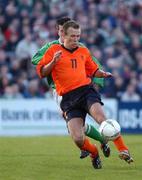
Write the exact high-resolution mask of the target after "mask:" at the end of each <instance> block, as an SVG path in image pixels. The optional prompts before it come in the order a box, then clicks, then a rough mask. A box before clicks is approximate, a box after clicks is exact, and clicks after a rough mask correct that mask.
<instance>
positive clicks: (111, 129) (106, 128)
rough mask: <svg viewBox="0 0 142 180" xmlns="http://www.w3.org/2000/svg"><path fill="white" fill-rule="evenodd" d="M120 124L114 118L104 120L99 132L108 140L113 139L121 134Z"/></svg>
mask: <svg viewBox="0 0 142 180" xmlns="http://www.w3.org/2000/svg"><path fill="white" fill-rule="evenodd" d="M120 131H121V128H120V125H119V124H118V122H117V121H115V120H113V119H107V120H106V121H103V122H102V123H101V125H100V127H99V132H100V133H101V135H102V136H103V137H104V138H105V140H107V141H112V140H114V139H116V138H117V137H119V135H120Z"/></svg>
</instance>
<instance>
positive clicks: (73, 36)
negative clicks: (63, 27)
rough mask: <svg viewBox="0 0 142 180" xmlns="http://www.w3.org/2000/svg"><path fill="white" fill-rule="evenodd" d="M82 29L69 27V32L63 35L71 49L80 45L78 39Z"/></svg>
mask: <svg viewBox="0 0 142 180" xmlns="http://www.w3.org/2000/svg"><path fill="white" fill-rule="evenodd" d="M80 34H81V29H80V28H79V29H74V28H72V27H70V28H68V30H67V33H66V34H64V35H63V37H64V46H65V47H67V48H69V49H74V48H76V47H78V41H79V39H80Z"/></svg>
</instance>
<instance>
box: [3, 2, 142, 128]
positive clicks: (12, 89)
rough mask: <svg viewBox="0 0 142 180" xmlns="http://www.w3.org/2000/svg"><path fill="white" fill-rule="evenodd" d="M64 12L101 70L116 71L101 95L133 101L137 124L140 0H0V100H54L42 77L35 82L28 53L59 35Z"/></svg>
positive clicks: (141, 91) (141, 78)
mask: <svg viewBox="0 0 142 180" xmlns="http://www.w3.org/2000/svg"><path fill="white" fill-rule="evenodd" d="M62 16H69V17H71V18H73V19H74V20H76V21H77V22H78V23H79V24H80V25H81V28H82V36H81V42H82V43H84V44H85V45H86V46H87V47H88V48H89V49H90V50H91V52H92V54H93V55H94V56H95V57H96V58H97V59H98V60H99V61H100V63H101V64H102V65H103V69H104V70H106V71H110V72H112V73H113V74H114V79H111V80H106V81H105V87H104V88H102V89H100V92H101V94H102V97H103V98H113V99H114V100H115V101H116V102H117V103H119V102H128V103H129V102H133V103H136V102H137V103H138V104H137V105H136V104H135V106H134V105H132V107H130V108H128V109H130V110H131V109H133V108H135V107H136V106H137V107H138V111H137V108H136V113H134V114H136V115H135V118H137V121H138V122H139V123H140V124H138V128H141V127H142V125H141V124H142V122H140V119H141V121H142V118H141V117H142V113H140V112H141V111H140V110H141V104H140V103H141V102H142V18H141V17H142V1H141V0H117V1H114V0H77V1H74V0H1V1H0V101H1V100H12V99H14V100H15V99H16V100H18V102H20V100H22V99H27V98H28V99H31V98H40V99H41V98H44V99H47V101H48V100H49V99H50V98H52V95H51V91H50V88H49V87H48V86H47V84H46V81H45V80H42V81H41V80H39V78H38V76H37V74H36V71H35V67H34V66H33V65H32V64H31V57H32V56H33V55H34V54H35V53H36V52H37V50H38V49H39V48H41V47H42V46H43V45H44V44H45V43H47V42H50V41H52V40H55V39H58V36H57V32H56V29H55V22H56V20H57V18H60V17H62ZM1 102H2V101H1ZM117 107H118V105H117ZM1 112H3V111H1ZM127 114H129V111H128V113H127ZM4 117H5V116H4ZM6 117H9V116H6ZM1 119H3V113H1ZM8 119H9V118H8ZM118 119H119V118H118ZM136 126H137V125H136Z"/></svg>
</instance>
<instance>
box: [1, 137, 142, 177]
mask: <svg viewBox="0 0 142 180" xmlns="http://www.w3.org/2000/svg"><path fill="white" fill-rule="evenodd" d="M124 139H125V141H126V142H127V144H128V146H129V147H130V149H131V154H132V155H133V157H134V160H135V162H134V163H133V164H131V165H129V164H127V163H126V162H123V161H122V160H120V159H119V158H118V154H117V151H116V150H115V148H114V145H113V143H112V142H111V143H110V146H111V149H112V151H111V157H110V158H104V157H103V155H102V152H101V153H100V155H101V159H102V162H103V169H101V170H95V169H93V167H92V165H91V163H90V158H89V157H88V158H86V159H84V160H80V159H79V150H78V149H77V148H76V147H75V145H74V144H73V142H72V140H71V139H70V137H68V136H65V137H58V136H54V137H29V138H28V137H26V138H25V137H24V138H23V137H17V138H0V180H141V179H142V155H141V153H142V135H135V136H134V135H129V136H124ZM97 145H99V144H98V143H97ZM100 151H101V150H100Z"/></svg>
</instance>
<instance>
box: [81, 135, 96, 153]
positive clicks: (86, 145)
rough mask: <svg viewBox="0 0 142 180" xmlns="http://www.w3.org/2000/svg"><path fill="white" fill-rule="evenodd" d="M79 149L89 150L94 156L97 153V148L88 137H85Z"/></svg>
mask: <svg viewBox="0 0 142 180" xmlns="http://www.w3.org/2000/svg"><path fill="white" fill-rule="evenodd" d="M81 150H85V151H89V152H90V153H91V154H93V155H94V156H96V155H97V154H98V149H97V147H96V146H95V144H92V143H91V142H90V141H89V139H87V138H85V140H84V144H83V146H82V148H81Z"/></svg>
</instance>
